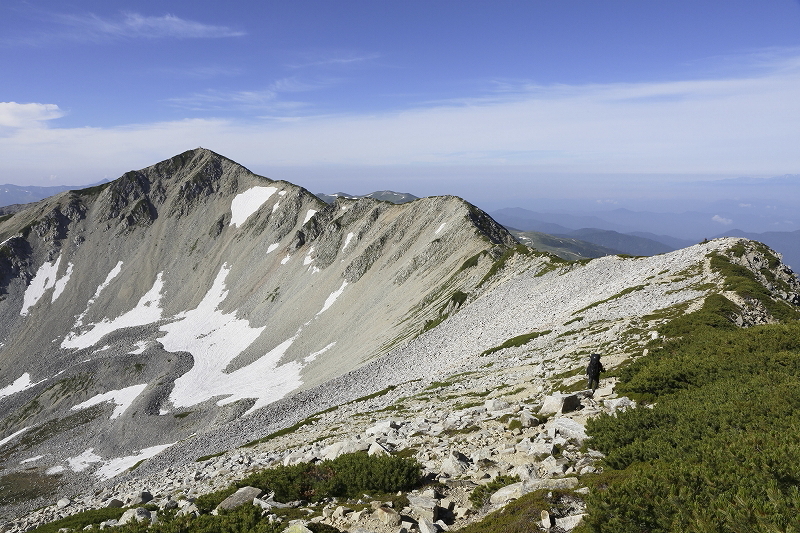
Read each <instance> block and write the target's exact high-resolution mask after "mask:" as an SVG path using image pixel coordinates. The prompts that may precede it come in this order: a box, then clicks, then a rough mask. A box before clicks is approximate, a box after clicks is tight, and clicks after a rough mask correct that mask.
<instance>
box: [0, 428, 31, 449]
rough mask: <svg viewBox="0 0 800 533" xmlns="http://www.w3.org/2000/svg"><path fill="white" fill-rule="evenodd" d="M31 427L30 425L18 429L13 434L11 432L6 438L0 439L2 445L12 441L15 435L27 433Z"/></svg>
mask: <svg viewBox="0 0 800 533" xmlns="http://www.w3.org/2000/svg"><path fill="white" fill-rule="evenodd" d="M29 429H30V426H28V427H25V428H22V429H20V430H19V431H17V432H16V433H12V434H11V435H9V436H8V437H6V438H4V439H0V446H3V445H4V444H6V443H7V442H10V441H11V440H12V439H13V438H14V437H17V436H19V435H22V434H23V433H25V432H26V431H28V430H29Z"/></svg>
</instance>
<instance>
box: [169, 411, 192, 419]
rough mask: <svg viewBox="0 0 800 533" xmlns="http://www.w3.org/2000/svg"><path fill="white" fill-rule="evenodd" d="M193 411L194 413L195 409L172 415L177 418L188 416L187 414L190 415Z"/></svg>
mask: <svg viewBox="0 0 800 533" xmlns="http://www.w3.org/2000/svg"><path fill="white" fill-rule="evenodd" d="M192 413H194V411H184V412H182V413H175V414H174V415H172V416H174V417H175V418H186V417H187V416H189V415H190V414H192Z"/></svg>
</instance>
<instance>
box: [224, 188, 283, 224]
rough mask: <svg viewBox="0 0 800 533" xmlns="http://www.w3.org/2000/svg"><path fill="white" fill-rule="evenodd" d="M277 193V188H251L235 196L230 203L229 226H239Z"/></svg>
mask: <svg viewBox="0 0 800 533" xmlns="http://www.w3.org/2000/svg"><path fill="white" fill-rule="evenodd" d="M277 191H278V188H277V187H253V188H251V189H248V190H246V191H245V192H243V193H240V194H237V195H236V196H235V197H234V198H233V201H231V223H230V225H231V226H237V227H238V226H241V225H242V224H244V222H245V221H246V220H247V219H248V218H250V215H252V214H253V213H255V212H256V211H258V208H259V207H261V206H262V205H264V202H266V201H267V200H269V198H270V196H272V195H273V194H275V193H276V192H277Z"/></svg>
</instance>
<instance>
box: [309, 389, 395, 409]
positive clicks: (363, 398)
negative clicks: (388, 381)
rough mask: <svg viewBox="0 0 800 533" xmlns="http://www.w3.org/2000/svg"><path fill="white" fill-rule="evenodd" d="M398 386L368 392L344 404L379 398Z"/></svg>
mask: <svg viewBox="0 0 800 533" xmlns="http://www.w3.org/2000/svg"><path fill="white" fill-rule="evenodd" d="M396 388H397V385H389V386H388V387H386V388H385V389H383V390H379V391H378V392H373V393H372V394H367V395H366V396H362V397H361V398H356V399H355V400H350V401H349V402H347V403H344V404H342V405H350V404H351V403H358V402H363V401H366V400H372V399H373V398H379V397H381V396H384V395H386V394H389V393H390V392H392V391H393V390H395V389H396ZM334 409H338V407H335V408H334ZM323 412H328V411H323Z"/></svg>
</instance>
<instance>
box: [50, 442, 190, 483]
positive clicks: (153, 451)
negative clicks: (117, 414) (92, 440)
mask: <svg viewBox="0 0 800 533" xmlns="http://www.w3.org/2000/svg"><path fill="white" fill-rule="evenodd" d="M175 444H176V443H174V442H173V443H170V444H161V445H159V446H151V447H149V448H145V449H143V450H141V451H139V453H137V454H135V455H129V456H126V457H115V458H114V459H107V460H104V459H103V458H102V457H100V456H99V455H97V454H96V453H94V448H89V449H88V450H86V451H84V452H83V453H81V454H80V455H77V456H75V457H70V458H68V459H67V460H66V462H67V465H68V466H69V468H70V470H72V471H73V472H83V471H84V470H86V469H88V468H89V466H91V465H93V464H96V463H101V466H100V468H98V469H97V470H96V471H95V472H94V475H95V476H97V477H98V478H100V479H102V480H106V479H111V478H112V477H114V476H116V475H118V474H121V473H122V472H125V471H126V470H128V469H129V468H131V467H132V466H133V465H135V464H136V463H138V462H139V461H141V460H143V459H149V458H151V457H153V456H155V455H157V454H159V453H161V452H163V451H164V450H166V449H167V448H169V447H170V446H174V445H175ZM63 471H64V467H63V466H62V465H58V466H54V467H52V468H50V469H48V470H47V474H48V475H53V474H59V473H61V472H63Z"/></svg>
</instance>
